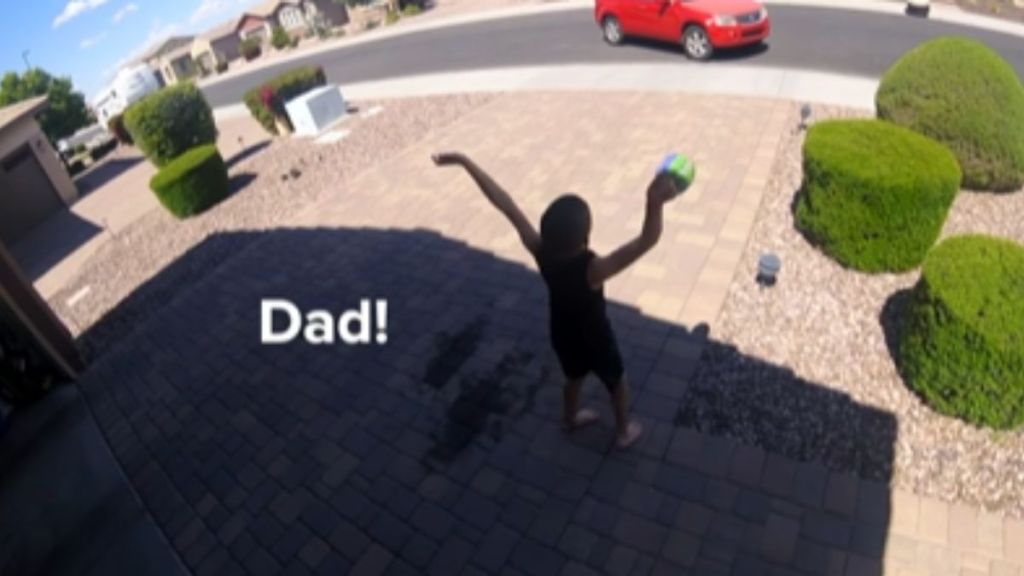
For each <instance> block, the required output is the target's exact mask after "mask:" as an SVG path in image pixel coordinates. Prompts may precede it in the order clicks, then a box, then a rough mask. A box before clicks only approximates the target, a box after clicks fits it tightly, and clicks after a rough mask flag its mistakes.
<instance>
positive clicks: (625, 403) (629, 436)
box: [612, 376, 643, 448]
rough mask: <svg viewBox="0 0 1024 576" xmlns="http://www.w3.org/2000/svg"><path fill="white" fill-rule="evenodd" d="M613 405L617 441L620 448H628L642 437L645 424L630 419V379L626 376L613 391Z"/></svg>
mask: <svg viewBox="0 0 1024 576" xmlns="http://www.w3.org/2000/svg"><path fill="white" fill-rule="evenodd" d="M612 407H613V408H614V409H615V428H616V429H617V431H618V439H617V441H616V442H617V444H618V445H619V447H620V448H626V447H627V446H629V445H630V444H632V443H633V442H635V441H636V439H637V438H639V437H640V434H641V433H642V432H643V426H641V425H640V423H639V422H631V421H630V419H629V381H628V380H626V377H625V376H623V377H622V378H621V379H620V380H619V383H618V385H616V386H615V389H614V390H613V391H612Z"/></svg>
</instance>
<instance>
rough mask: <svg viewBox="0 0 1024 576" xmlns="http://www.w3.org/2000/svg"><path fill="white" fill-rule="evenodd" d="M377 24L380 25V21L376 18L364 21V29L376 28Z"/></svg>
mask: <svg viewBox="0 0 1024 576" xmlns="http://www.w3.org/2000/svg"><path fill="white" fill-rule="evenodd" d="M378 26H380V21H378V20H370V21H368V22H367V23H366V30H373V29H374V28H376V27H378Z"/></svg>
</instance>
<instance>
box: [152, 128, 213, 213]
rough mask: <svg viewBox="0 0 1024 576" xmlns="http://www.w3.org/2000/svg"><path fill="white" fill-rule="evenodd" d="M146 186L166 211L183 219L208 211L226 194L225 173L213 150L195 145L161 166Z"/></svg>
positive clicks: (211, 147)
mask: <svg viewBox="0 0 1024 576" xmlns="http://www.w3.org/2000/svg"><path fill="white" fill-rule="evenodd" d="M149 187H150V188H151V189H152V190H153V192H154V193H155V194H156V197H157V199H158V200H160V203H161V204H162V205H163V206H164V208H167V211H168V212H170V213H171V214H173V215H175V216H176V217H178V218H187V217H189V216H193V215H195V214H199V213H201V212H204V211H206V210H208V209H209V208H210V207H212V206H214V205H215V204H217V203H218V202H220V201H221V200H223V199H224V198H226V197H227V195H228V170H227V167H226V166H225V164H224V158H222V157H221V155H220V152H218V151H217V147H216V146H214V145H212V144H206V145H203V146H198V147H196V148H193V149H192V150H189V151H187V152H185V153H184V154H182V155H181V156H179V157H178V158H176V159H175V160H174V161H173V162H171V163H169V164H167V165H166V166H164V167H163V168H162V169H161V170H160V171H159V172H157V173H156V175H155V176H153V178H152V179H151V180H150V182H149Z"/></svg>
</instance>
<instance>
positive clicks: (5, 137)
mask: <svg viewBox="0 0 1024 576" xmlns="http://www.w3.org/2000/svg"><path fill="white" fill-rule="evenodd" d="M48 105H49V102H48V101H47V98H46V96H40V97H38V98H33V99H31V100H25V101H23V102H19V103H17V104H12V105H10V106H7V107H4V108H0V242H2V243H4V244H7V245H8V246H10V245H13V244H14V243H15V242H17V241H18V240H20V239H22V238H23V237H24V236H25V235H26V234H28V233H29V232H30V231H31V230H32V229H33V228H35V227H36V226H37V225H39V224H41V223H43V222H44V221H45V220H46V219H48V218H49V217H50V216H51V215H52V214H54V213H55V212H59V211H61V210H63V209H64V208H65V207H67V206H69V205H71V204H72V203H74V202H75V200H77V199H78V190H77V189H76V188H75V184H74V183H73V182H72V181H71V177H69V176H68V173H67V170H65V168H64V165H63V164H62V163H61V161H60V159H59V158H58V156H57V152H56V151H55V150H54V149H53V147H52V146H51V145H50V141H49V140H48V139H47V138H46V135H44V134H43V131H42V129H41V128H40V127H39V123H38V122H37V121H36V119H35V115H36V114H38V113H39V112H40V111H42V110H45V109H46V107H47V106H48Z"/></svg>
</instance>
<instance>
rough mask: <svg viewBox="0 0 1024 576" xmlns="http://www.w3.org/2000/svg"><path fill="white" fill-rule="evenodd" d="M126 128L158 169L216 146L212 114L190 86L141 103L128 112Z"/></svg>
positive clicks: (161, 92) (166, 90) (168, 90)
mask: <svg viewBox="0 0 1024 576" xmlns="http://www.w3.org/2000/svg"><path fill="white" fill-rule="evenodd" d="M124 119H125V125H126V126H127V127H128V132H129V133H131V135H132V139H133V140H135V142H136V143H137V144H138V146H139V149H140V150H142V153H143V154H145V155H146V157H147V158H149V159H150V160H151V161H152V162H153V163H154V164H156V165H157V166H164V165H166V164H167V163H168V162H170V161H171V160H174V159H175V158H177V157H178V156H180V155H181V154H183V153H184V152H185V151H186V150H191V149H192V148H195V147H196V146H199V145H201V144H214V143H216V142H217V125H216V124H215V123H214V121H213V111H212V110H211V109H210V105H209V104H208V103H207V102H206V99H205V98H204V97H203V94H202V92H200V91H199V89H198V88H196V87H195V86H194V85H192V84H191V83H184V84H175V85H173V86H169V87H167V88H163V89H161V90H159V91H157V92H154V93H153V94H150V95H149V96H146V97H145V98H143V99H142V100H139V101H138V102H136V103H135V104H133V105H132V107H131V108H129V109H128V111H127V112H125V118H124Z"/></svg>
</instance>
